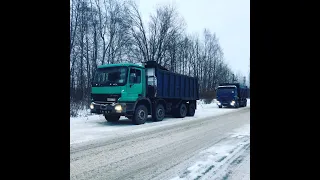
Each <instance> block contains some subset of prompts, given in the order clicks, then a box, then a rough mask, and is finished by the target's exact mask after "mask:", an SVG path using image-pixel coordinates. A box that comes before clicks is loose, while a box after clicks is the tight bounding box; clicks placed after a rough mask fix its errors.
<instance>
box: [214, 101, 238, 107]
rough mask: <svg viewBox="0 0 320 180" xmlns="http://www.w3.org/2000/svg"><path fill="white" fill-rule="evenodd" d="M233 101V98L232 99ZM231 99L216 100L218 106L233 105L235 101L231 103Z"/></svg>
mask: <svg viewBox="0 0 320 180" xmlns="http://www.w3.org/2000/svg"><path fill="white" fill-rule="evenodd" d="M232 101H233V100H232ZM232 101H222V102H221V101H217V105H218V106H227V107H235V105H236V103H231V102H232Z"/></svg>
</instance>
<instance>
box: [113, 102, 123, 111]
mask: <svg viewBox="0 0 320 180" xmlns="http://www.w3.org/2000/svg"><path fill="white" fill-rule="evenodd" d="M114 109H115V110H116V111H122V107H121V105H120V104H118V105H116V106H115V107H114Z"/></svg>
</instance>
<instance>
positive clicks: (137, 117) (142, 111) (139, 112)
mask: <svg viewBox="0 0 320 180" xmlns="http://www.w3.org/2000/svg"><path fill="white" fill-rule="evenodd" d="M147 118H148V109H147V107H146V106H145V105H139V106H138V107H137V108H136V110H135V112H134V115H133V119H132V122H133V124H136V125H139V124H144V123H145V122H146V120H147Z"/></svg>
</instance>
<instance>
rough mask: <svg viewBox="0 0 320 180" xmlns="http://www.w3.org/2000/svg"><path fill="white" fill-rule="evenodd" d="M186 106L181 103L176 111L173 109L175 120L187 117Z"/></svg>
mask: <svg viewBox="0 0 320 180" xmlns="http://www.w3.org/2000/svg"><path fill="white" fill-rule="evenodd" d="M187 111H188V110H187V106H186V104H184V103H181V104H180V106H179V108H178V109H175V110H174V112H173V115H174V116H175V117H177V118H184V117H186V115H187Z"/></svg>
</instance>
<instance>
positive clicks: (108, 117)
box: [104, 115, 120, 122]
mask: <svg viewBox="0 0 320 180" xmlns="http://www.w3.org/2000/svg"><path fill="white" fill-rule="evenodd" d="M104 118H106V120H107V121H108V122H117V121H119V119H120V116H110V115H109V116H106V115H105V116H104Z"/></svg>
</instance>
